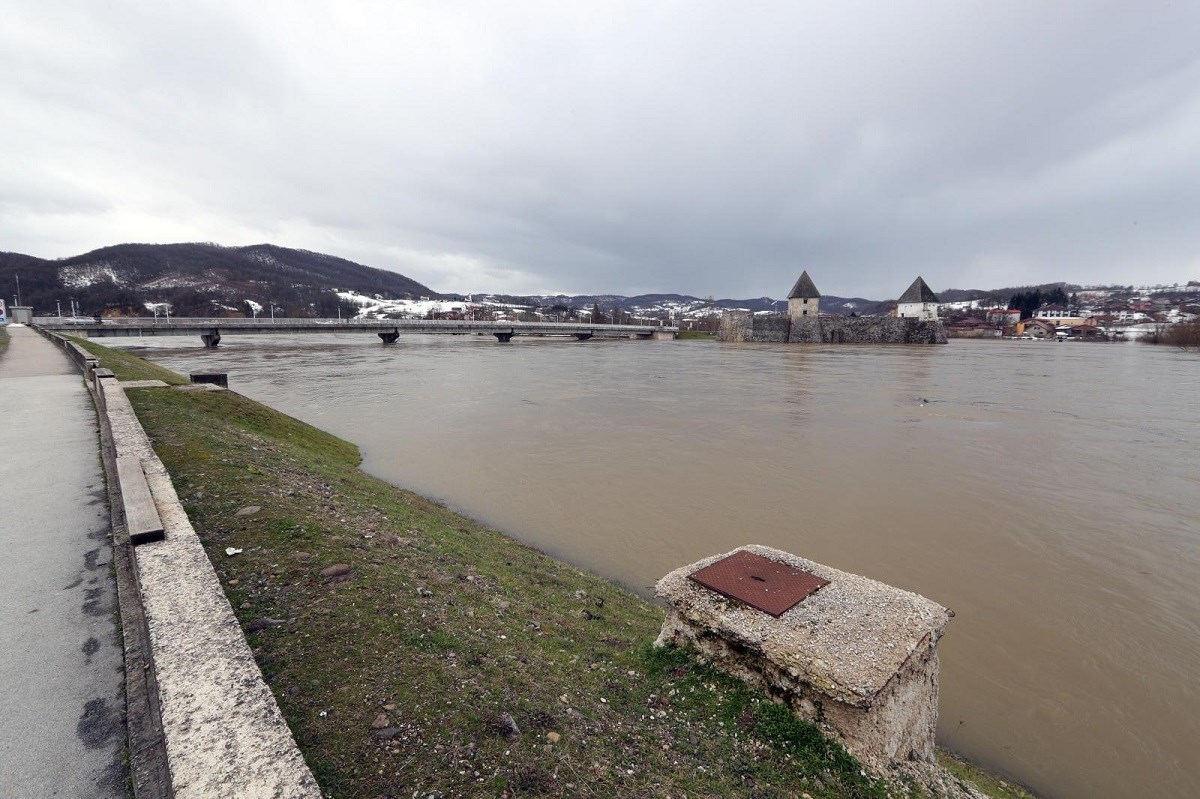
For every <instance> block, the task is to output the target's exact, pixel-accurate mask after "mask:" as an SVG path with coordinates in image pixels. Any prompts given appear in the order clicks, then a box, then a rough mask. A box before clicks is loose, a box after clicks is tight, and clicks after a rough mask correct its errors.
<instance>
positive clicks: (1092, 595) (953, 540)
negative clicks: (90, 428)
mask: <svg viewBox="0 0 1200 799" xmlns="http://www.w3.org/2000/svg"><path fill="white" fill-rule="evenodd" d="M121 343H122V344H127V345H129V346H130V348H131V349H135V350H137V351H139V352H140V353H141V354H143V355H146V356H149V357H151V358H153V359H154V360H157V361H159V362H161V363H163V364H165V365H167V366H169V367H171V368H173V369H175V370H177V371H180V372H183V373H186V372H188V371H191V370H196V369H216V370H221V371H228V372H229V375H230V385H231V387H232V388H234V389H235V390H237V391H240V392H242V393H244V394H247V395H249V396H251V397H254V398H256V399H259V400H261V401H263V402H266V403H268V404H270V405H272V406H274V407H276V408H279V409H280V410H283V411H285V412H287V413H289V414H292V415H293V416H296V417H298V418H300V419H303V420H305V421H307V422H310V423H312V424H314V425H316V426H318V427H321V428H323V429H325V430H328V431H330V432H333V433H335V434H337V435H339V436H342V437H344V438H346V439H348V440H350V441H353V442H355V443H356V444H358V445H359V446H360V447H361V448H362V451H363V455H364V458H365V463H364V467H365V468H366V469H367V470H368V471H370V472H372V473H374V474H376V475H378V476H380V477H383V478H385V479H387V480H390V481H392V482H394V483H396V484H398V485H401V486H405V487H407V488H411V489H413V490H416V491H419V492H421V493H423V494H426V495H429V496H433V497H437V498H440V499H442V500H443V501H445V502H446V503H447V504H449V505H450V506H452V507H454V508H456V509H459V510H461V511H463V512H465V513H467V514H469V515H471V516H474V517H476V518H479V519H482V520H484V521H486V522H489V523H491V524H493V525H495V526H497V527H499V528H501V529H503V530H505V531H507V532H509V533H510V534H511V535H513V536H514V537H516V538H519V539H521V540H523V541H526V542H528V543H530V544H532V545H534V546H537V547H539V548H541V549H544V550H545V551H547V552H549V553H551V554H554V555H556V556H559V557H561V558H564V559H566V560H568V561H571V562H573V563H576V564H579V565H581V566H584V567H586V568H589V569H591V570H593V571H596V572H598V573H600V574H602V575H605V576H607V577H610V578H612V579H614V580H617V581H619V582H622V583H624V584H626V585H629V586H631V587H633V588H635V589H636V590H639V591H641V592H643V593H647V594H648V593H649V587H650V586H651V585H652V584H653V582H654V581H655V580H656V579H657V578H658V577H660V576H661V575H663V574H665V573H666V572H667V571H669V570H670V569H673V568H675V567H677V566H680V565H682V564H685V563H689V562H691V561H694V560H697V559H699V558H700V557H702V556H705V555H710V554H713V553H717V552H723V551H726V550H729V549H732V548H734V547H736V546H738V545H740V544H744V543H751V542H754V543H762V544H769V545H772V546H776V547H780V548H782V549H785V550H789V551H791V552H795V553H797V554H800V555H803V556H805V557H808V558H811V559H814V560H817V561H820V562H823V563H827V564H829V565H831V566H835V567H837V568H839V569H845V570H847V571H851V572H857V573H860V574H864V575H867V576H870V577H873V578H876V579H878V580H882V581H884V582H887V583H891V584H893V585H897V586H900V587H903V588H906V589H910V590H913V591H916V592H918V593H921V594H924V595H926V596H928V597H930V598H931V599H934V600H936V601H937V602H940V603H942V604H944V605H946V606H948V607H950V608H952V609H954V610H955V611H956V613H957V617H956V618H955V619H954V620H953V621H952V622H951V623H950V626H949V628H948V631H947V635H946V637H945V638H944V639H943V642H942V647H941V651H942V681H941V728H940V731H939V740H940V742H941V743H942V744H943V745H946V746H949V747H951V748H953V749H956V750H959V751H962V752H964V753H965V754H967V755H968V756H969V757H971V758H972V759H974V760H976V761H978V762H980V763H982V764H984V765H986V766H989V767H992V768H995V769H998V770H999V771H1001V772H1003V773H1004V774H1007V775H1010V776H1012V777H1014V778H1016V779H1018V780H1020V781H1022V782H1025V783H1027V784H1029V785H1030V786H1031V787H1032V788H1033V789H1035V790H1036V791H1038V792H1039V793H1041V794H1043V795H1045V796H1047V797H1135V796H1161V797H1185V796H1195V795H1196V793H1195V791H1196V790H1197V787H1196V786H1197V785H1200V582H1198V581H1200V447H1198V446H1197V444H1198V442H1200V410H1198V408H1200V357H1198V356H1197V355H1196V354H1194V353H1191V354H1189V353H1183V352H1180V351H1177V350H1173V349H1166V348H1154V347H1147V346H1140V345H1131V344H1112V345H1088V344H1080V343H1074V342H1070V343H1062V344H1056V343H1051V342H970V341H952V342H951V343H950V344H949V345H947V346H944V347H927V348H911V347H895V348H869V347H801V346H775V345H727V344H716V343H713V342H695V341H677V342H641V341H625V342H603V341H590V342H586V343H578V342H575V341H574V340H570V341H569V342H568V341H563V340H536V339H515V340H514V342H513V343H512V344H510V345H499V344H497V343H496V342H495V340H494V339H492V338H490V337H489V338H486V339H484V338H458V337H433V336H428V337H422V336H406V337H404V338H402V339H401V341H400V343H399V344H397V345H395V346H390V347H389V346H383V345H380V344H379V343H378V341H377V339H376V338H375V337H374V336H367V335H364V336H356V337H344V338H338V337H332V336H330V337H318V336H309V337H303V336H296V337H278V338H276V337H269V336H260V337H253V336H243V337H236V336H227V337H226V338H225V339H224V340H223V341H222V343H221V347H220V348H219V349H218V350H215V351H212V350H209V351H206V350H203V349H201V348H199V347H198V346H197V345H198V343H199V342H198V340H193V339H191V338H188V339H172V338H159V339H149V338H147V339H139V340H126V341H124V342H121ZM143 348H144V349H143Z"/></svg>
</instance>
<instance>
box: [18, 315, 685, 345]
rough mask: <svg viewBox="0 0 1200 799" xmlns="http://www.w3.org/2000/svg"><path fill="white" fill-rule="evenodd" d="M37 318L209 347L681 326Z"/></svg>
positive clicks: (643, 335) (658, 334) (61, 328)
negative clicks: (335, 336) (309, 338)
mask: <svg viewBox="0 0 1200 799" xmlns="http://www.w3.org/2000/svg"><path fill="white" fill-rule="evenodd" d="M33 324H35V325H37V326H38V327H41V328H44V329H46V330H53V331H58V332H62V333H72V334H77V335H78V334H83V335H86V336H87V337H88V338H105V337H116V336H122V337H131V336H132V337H139V336H199V337H200V339H201V340H202V341H203V342H204V346H206V347H215V346H217V345H218V344H220V343H221V334H222V333H225V334H227V335H228V334H237V335H242V334H251V333H375V334H376V335H377V336H379V338H380V340H381V341H383V343H385V344H395V343H396V340H397V339H399V338H400V334H401V333H441V334H449V335H456V336H464V335H480V336H486V335H492V336H495V337H496V340H497V341H499V342H508V341H511V340H512V337H513V336H574V337H575V338H576V339H578V340H579V341H587V340H588V339H590V338H623V339H668V338H671V339H673V338H675V336H676V334H677V333H678V332H679V328H677V327H644V326H641V325H594V324H585V323H581V322H475V321H468V320H455V319H284V318H275V319H244V318H229V319H226V318H219V317H214V318H195V317H176V318H173V319H165V318H157V319H155V318H152V317H131V318H124V319H101V320H99V321H96V320H89V319H82V318H79V317H75V318H72V319H64V318H60V317H57V316H37V317H34V318H33Z"/></svg>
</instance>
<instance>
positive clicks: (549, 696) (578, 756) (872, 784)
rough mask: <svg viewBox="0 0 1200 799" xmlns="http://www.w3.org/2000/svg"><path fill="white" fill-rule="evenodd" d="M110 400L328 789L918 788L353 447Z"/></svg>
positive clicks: (640, 613) (646, 609) (275, 427)
mask: <svg viewBox="0 0 1200 799" xmlns="http://www.w3.org/2000/svg"><path fill="white" fill-rule="evenodd" d="M90 348H91V349H92V350H93V351H94V352H96V353H97V354H99V355H100V356H101V358H102V360H104V361H105V362H106V365H107V364H108V363H109V357H110V356H109V352H110V351H107V350H105V349H104V348H102V347H97V346H95V345H91V347H90ZM123 357H124V358H128V357H129V356H123ZM125 365H126V366H129V364H128V363H126V364H125ZM110 368H113V369H114V371H116V366H115V364H114V365H111V366H110ZM135 371H137V370H135ZM139 373H140V372H139ZM129 394H130V398H131V401H132V402H133V405H134V407H135V409H136V410H137V412H138V415H139V417H140V418H141V420H142V423H143V425H144V426H145V427H146V429H147V432H148V433H149V434H150V436H151V437H152V439H153V440H154V443H155V448H156V450H157V452H158V453H159V455H160V457H161V458H162V459H163V461H164V462H165V463H166V465H167V467H168V469H169V470H170V472H171V475H172V478H173V480H174V482H175V485H176V488H177V490H178V492H179V496H180V498H181V500H182V501H183V502H184V504H185V507H186V508H187V511H188V514H189V516H190V517H191V519H192V521H193V524H194V525H195V527H196V529H197V532H198V533H199V535H200V537H201V540H202V541H203V543H204V546H205V548H206V549H207V551H208V554H209V557H210V559H211V560H212V562H213V564H214V566H215V568H216V570H217V574H218V575H219V577H220V580H221V583H222V585H223V586H224V588H225V591H226V594H227V596H228V597H229V599H230V601H231V603H232V604H233V607H234V609H235V612H236V613H237V615H238V618H239V620H240V621H241V623H242V625H243V628H244V629H245V631H246V634H247V638H248V640H249V641H250V644H251V646H252V647H253V649H254V652H255V655H256V657H257V659H258V662H259V664H260V666H261V667H262V670H263V673H264V674H265V675H266V677H267V680H268V682H269V683H270V684H271V686H272V689H273V690H274V692H275V695H276V697H277V699H278V701H279V704H280V706H281V708H282V709H283V712H284V714H285V716H286V717H287V719H288V723H289V725H290V726H291V728H292V730H293V732H294V733H295V735H296V739H297V741H298V742H299V744H300V747H301V749H302V750H303V752H304V754H305V757H306V758H307V759H308V762H309V763H310V765H311V766H312V768H313V771H314V773H315V775H316V776H317V779H318V780H319V781H320V783H321V785H322V787H323V788H324V789H325V791H326V793H327V794H328V795H329V796H333V797H338V799H343V798H344V797H364V799H366V798H368V797H372V798H373V797H379V796H388V797H400V796H404V797H409V796H413V795H419V796H424V795H426V794H429V793H431V792H439V793H437V794H434V795H444V796H445V797H451V796H497V797H502V796H507V797H516V796H584V797H663V796H676V797H678V796H684V795H686V796H689V797H726V796H745V797H756V798H761V799H767V797H802V796H804V795H806V794H807V795H808V796H810V797H883V796H889V795H893V796H894V795H900V796H903V795H917V794H916V792H912V793H910V792H908V791H907V790H905V789H902V788H897V787H895V786H891V787H889V786H886V785H884V784H883V783H881V782H878V781H873V780H871V779H869V778H867V777H865V776H863V774H862V773H861V770H860V767H859V765H858V764H857V763H856V762H855V761H854V759H853V758H851V757H850V756H849V755H847V754H846V753H845V751H844V750H843V749H842V748H841V747H840V746H838V745H836V744H834V743H831V742H829V741H828V740H826V739H825V738H824V737H823V736H821V734H820V733H819V731H817V730H816V728H814V727H812V726H811V725H808V724H805V723H802V722H799V721H797V720H796V719H795V718H793V717H792V716H791V715H790V714H789V713H787V712H786V711H785V710H783V709H782V708H780V707H779V706H776V705H774V704H772V703H770V702H769V701H766V700H765V699H764V698H763V697H762V696H761V695H760V694H758V693H757V692H754V691H751V690H749V689H748V688H746V687H745V686H743V685H742V684H741V683H739V682H736V681H734V680H731V679H728V678H726V677H724V676H722V675H720V674H717V673H715V672H713V671H711V670H709V669H707V668H705V667H704V666H702V665H699V664H697V663H695V662H694V661H692V660H691V659H690V658H689V657H688V656H687V655H686V654H684V653H681V652H678V651H673V650H654V649H652V648H651V647H649V645H648V644H649V642H650V641H652V640H653V638H654V637H655V635H656V634H657V631H658V625H659V623H660V622H661V619H662V612H661V610H659V609H658V608H655V607H653V606H652V605H650V604H648V603H646V602H645V601H643V600H642V599H640V598H638V597H637V596H636V595H634V594H632V593H630V592H628V591H626V590H624V589H622V588H620V587H618V586H615V585H613V584H611V583H608V582H606V581H604V580H602V579H600V578H598V577H596V576H595V575H592V574H588V573H586V572H583V571H580V570H578V569H575V568H572V567H571V566H569V565H566V564H564V563H561V562H559V561H556V560H554V559H552V558H549V557H547V556H545V555H543V554H541V553H539V552H537V551H535V550H533V549H530V548H528V547H525V546H522V545H520V544H518V543H516V542H514V541H512V540H511V539H509V538H507V537H505V536H503V535H501V534H500V533H498V532H496V531H494V530H490V529H488V528H486V527H484V526H482V525H480V524H478V523H476V522H473V521H471V520H470V519H467V518H464V517H462V516H459V515H457V514H455V513H452V512H450V511H448V510H447V509H445V508H443V507H441V506H440V505H437V504H436V503H433V502H430V501H429V500H426V499H424V498H422V497H420V496H418V495H415V494H412V493H410V492H407V491H403V490H401V489H397V488H395V487H393V486H391V485H388V484H386V483H384V482H382V481H379V480H376V479H374V478H372V477H370V476H368V475H366V474H364V473H363V472H361V471H360V470H359V469H358V462H359V454H358V451H357V449H356V448H355V447H354V446H352V445H350V444H348V443H346V442H344V441H341V440H339V439H337V438H335V437H333V436H331V435H328V434H327V433H324V432H322V431H320V430H317V429H315V428H312V427H310V426H308V425H305V424H303V423H301V422H298V421H296V420H294V419H292V418H290V417H287V416H285V415H283V414H280V413H277V412H275V411H273V410H271V409H269V408H267V407H265V406H263V405H260V404H258V403H255V402H253V401H251V400H248V399H246V398H244V397H242V396H240V395H238V394H235V393H230V392H212V393H210V392H182V391H173V390H170V389H136V390H131V391H130V392H129ZM227 547H231V548H236V549H238V550H241V552H239V553H237V554H234V555H228V554H226V548H227ZM996 795H1005V794H996Z"/></svg>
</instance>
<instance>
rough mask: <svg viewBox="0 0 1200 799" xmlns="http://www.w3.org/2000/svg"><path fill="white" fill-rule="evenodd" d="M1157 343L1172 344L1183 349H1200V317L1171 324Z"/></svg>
mask: <svg viewBox="0 0 1200 799" xmlns="http://www.w3.org/2000/svg"><path fill="white" fill-rule="evenodd" d="M1155 343H1156V344H1170V345H1172V346H1175V347H1182V348H1183V349H1185V350H1186V349H1197V350H1200V319H1193V320H1191V321H1190V322H1179V323H1178V324H1174V325H1171V326H1170V327H1168V328H1167V329H1166V330H1164V331H1163V333H1162V335H1161V336H1159V337H1158V341H1156V342H1155Z"/></svg>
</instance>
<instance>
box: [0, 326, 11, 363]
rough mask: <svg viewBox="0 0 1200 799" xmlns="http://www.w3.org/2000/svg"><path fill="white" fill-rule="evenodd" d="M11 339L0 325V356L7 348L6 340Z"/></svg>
mask: <svg viewBox="0 0 1200 799" xmlns="http://www.w3.org/2000/svg"><path fill="white" fill-rule="evenodd" d="M9 341H11V339H10V338H9V337H8V331H7V330H5V329H4V328H3V327H0V357H2V356H3V355H4V351H5V350H6V349H8V342H9Z"/></svg>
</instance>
